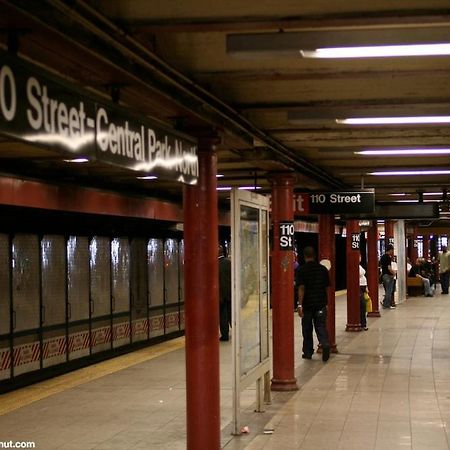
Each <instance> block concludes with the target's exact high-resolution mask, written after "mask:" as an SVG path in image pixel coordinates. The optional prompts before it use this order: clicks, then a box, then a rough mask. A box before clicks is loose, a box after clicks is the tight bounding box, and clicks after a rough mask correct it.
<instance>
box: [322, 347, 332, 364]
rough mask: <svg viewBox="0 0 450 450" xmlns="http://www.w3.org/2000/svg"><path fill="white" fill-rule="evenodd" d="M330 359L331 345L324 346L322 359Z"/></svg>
mask: <svg viewBox="0 0 450 450" xmlns="http://www.w3.org/2000/svg"><path fill="white" fill-rule="evenodd" d="M329 359H330V347H329V346H327V347H323V348H322V361H323V362H327V361H328V360H329Z"/></svg>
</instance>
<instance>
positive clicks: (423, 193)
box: [422, 192, 442, 195]
mask: <svg viewBox="0 0 450 450" xmlns="http://www.w3.org/2000/svg"><path fill="white" fill-rule="evenodd" d="M422 195H442V192H422Z"/></svg>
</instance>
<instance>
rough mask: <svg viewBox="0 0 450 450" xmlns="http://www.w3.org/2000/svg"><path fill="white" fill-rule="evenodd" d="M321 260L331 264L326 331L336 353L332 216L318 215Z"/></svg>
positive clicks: (334, 260)
mask: <svg viewBox="0 0 450 450" xmlns="http://www.w3.org/2000/svg"><path fill="white" fill-rule="evenodd" d="M322 259H328V260H329V261H330V263H331V269H330V289H329V290H328V304H327V306H328V316H327V331H328V340H329V342H330V346H331V351H332V352H333V353H338V349H337V346H336V242H335V235H334V216H333V215H332V214H321V215H319V261H320V260H322Z"/></svg>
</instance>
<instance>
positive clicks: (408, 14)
mask: <svg viewBox="0 0 450 450" xmlns="http://www.w3.org/2000/svg"><path fill="white" fill-rule="evenodd" d="M116 19H117V20H118V21H120V23H121V24H122V26H124V27H125V28H126V29H128V30H129V31H130V32H132V33H135V34H153V33H160V32H172V33H173V32H175V33H188V32H196V33H205V32H236V31H244V30H245V31H257V30H280V29H281V30H290V29H296V30H312V29H318V30H325V29H331V30H333V29H358V28H379V27H398V26H424V25H430V24H433V25H434V24H439V25H449V24H450V13H449V10H447V9H445V10H415V11H373V12H372V11H364V12H363V13H361V12H358V13H342V14H324V15H314V16H290V17H283V16H276V15H272V16H250V17H248V16H247V17H243V16H230V17H220V16H216V17H207V18H201V17H187V18H177V17H170V18H164V19H156V20H155V19H145V18H141V19H139V18H133V19H123V18H120V17H117V18H116Z"/></svg>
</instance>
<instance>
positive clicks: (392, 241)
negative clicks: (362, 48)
mask: <svg viewBox="0 0 450 450" xmlns="http://www.w3.org/2000/svg"><path fill="white" fill-rule="evenodd" d="M388 244H389V245H394V238H393V237H389V238H388Z"/></svg>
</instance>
